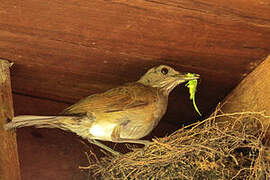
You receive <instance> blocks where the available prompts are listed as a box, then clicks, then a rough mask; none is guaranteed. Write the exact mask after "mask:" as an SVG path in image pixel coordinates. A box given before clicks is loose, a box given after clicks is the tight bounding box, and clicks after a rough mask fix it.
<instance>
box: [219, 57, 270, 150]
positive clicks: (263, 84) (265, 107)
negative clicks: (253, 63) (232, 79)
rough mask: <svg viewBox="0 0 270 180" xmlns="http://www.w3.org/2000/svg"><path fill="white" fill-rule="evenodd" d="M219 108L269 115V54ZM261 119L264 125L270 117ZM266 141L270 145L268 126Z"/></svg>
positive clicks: (229, 111) (268, 122)
mask: <svg viewBox="0 0 270 180" xmlns="http://www.w3.org/2000/svg"><path fill="white" fill-rule="evenodd" d="M221 110H222V111H223V112H225V113H232V112H242V111H243V112H244V111H254V112H258V111H265V114H266V115H267V116H270V55H269V56H268V57H267V58H266V59H265V60H264V61H263V62H262V63H261V64H260V65H259V66H258V67H257V68H256V69H255V70H254V71H252V72H251V73H250V74H249V75H248V76H247V77H246V78H245V79H244V80H243V81H242V82H241V83H240V84H239V85H238V86H237V87H236V88H235V89H234V90H233V91H232V92H231V93H230V94H229V95H228V96H227V97H226V98H225V100H224V102H223V103H222V105H221ZM262 120H263V121H262V123H263V125H264V126H265V127H267V126H270V118H265V119H262ZM266 143H267V144H269V145H270V128H268V132H267V134H266Z"/></svg>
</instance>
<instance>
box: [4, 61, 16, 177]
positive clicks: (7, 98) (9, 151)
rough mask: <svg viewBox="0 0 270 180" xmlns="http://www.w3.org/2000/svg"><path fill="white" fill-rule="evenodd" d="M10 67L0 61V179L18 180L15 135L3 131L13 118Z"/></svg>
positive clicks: (7, 63)
mask: <svg viewBox="0 0 270 180" xmlns="http://www.w3.org/2000/svg"><path fill="white" fill-rule="evenodd" d="M10 65H11V64H10V63H9V62H8V61H6V60H2V59H0V95H1V98H0V107H1V108H0V179H1V180H20V179H21V177H20V165H19V158H18V152H17V141H16V134H15V133H14V132H10V131H9V132H7V131H5V130H4V129H3V125H4V124H5V123H6V122H7V120H8V119H12V118H13V102H12V94H11V83H10V74H9V67H10Z"/></svg>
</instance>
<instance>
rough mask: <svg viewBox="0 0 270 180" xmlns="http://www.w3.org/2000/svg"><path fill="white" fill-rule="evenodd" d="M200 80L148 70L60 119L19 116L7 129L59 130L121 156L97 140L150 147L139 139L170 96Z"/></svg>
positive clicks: (162, 67)
mask: <svg viewBox="0 0 270 180" xmlns="http://www.w3.org/2000/svg"><path fill="white" fill-rule="evenodd" d="M198 78H199V75H196V76H195V77H189V76H187V74H183V73H180V72H178V71H175V70H174V69H173V68H171V67H169V66H166V65H160V66H157V67H153V68H151V69H150V70H148V71H147V72H146V73H145V74H144V75H143V76H142V77H141V78H140V79H139V80H138V81H136V82H132V83H127V84H124V85H122V86H119V87H116V88H113V89H110V90H108V91H106V92H104V93H100V94H93V95H90V96H88V97H86V98H84V99H82V100H80V101H79V102H77V103H76V104H74V105H72V106H70V107H68V108H67V109H65V110H64V111H63V112H62V113H61V114H60V115H58V116H31V115H23V116H17V117H14V118H13V120H12V121H11V122H9V123H7V124H5V125H4V129H6V130H9V129H14V128H18V127H24V126H35V127H37V128H60V129H62V130H65V131H71V132H73V133H76V134H77V135H79V136H81V137H82V138H84V139H87V140H88V141H89V142H90V143H93V144H95V145H97V146H99V147H101V148H103V149H106V150H107V151H109V152H111V153H113V154H119V153H118V152H115V151H114V150H112V149H111V148H109V147H107V146H105V145H104V144H102V143H101V142H99V141H97V140H102V141H112V142H116V143H125V142H127V143H138V144H144V145H148V144H149V143H150V141H146V140H140V138H142V137H144V136H146V135H148V134H149V133H150V132H151V131H152V130H153V129H154V128H155V127H156V126H157V124H158V122H159V121H160V119H161V118H162V116H163V115H164V114H165V112H166V109H167V104H168V96H169V93H170V92H171V91H172V90H173V88H174V87H175V86H177V85H178V84H181V83H183V82H186V81H189V80H193V79H198Z"/></svg>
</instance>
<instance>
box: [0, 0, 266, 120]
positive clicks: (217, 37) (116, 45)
mask: <svg viewBox="0 0 270 180" xmlns="http://www.w3.org/2000/svg"><path fill="white" fill-rule="evenodd" d="M269 12H270V5H269V1H268V0H261V1H255V0H252V1H249V2H248V3H247V2H246V1H243V0H234V1H232V0H229V1H228V0H208V1H202V0H195V1H190V0H170V1H168V0H134V1H127V0H106V1H105V0H93V1H89V0H79V1H65V2H63V1H60V0H49V1H41V0H36V1H33V0H25V1H18V0H15V1H4V2H2V3H1V4H0V56H1V57H5V58H8V59H12V61H14V62H15V65H14V69H13V70H12V78H13V81H12V82H13V83H12V86H13V91H14V92H16V93H19V94H25V95H31V96H35V97H42V98H47V99H52V100H57V101H60V102H67V103H74V102H75V101H77V100H79V99H81V98H82V97H85V96H87V95H89V94H92V93H96V92H100V91H104V90H107V89H109V88H111V87H115V86H117V85H120V84H122V83H125V82H129V81H134V80H137V79H138V78H139V77H140V76H141V75H142V74H143V73H144V72H145V71H146V70H147V69H148V68H150V67H152V66H154V65H159V64H168V65H171V66H173V67H174V68H175V69H177V70H179V71H185V72H196V73H199V74H201V77H202V83H201V86H200V87H199V88H200V89H199V92H198V101H197V103H198V105H199V108H200V109H201V111H202V112H203V113H204V114H207V113H208V112H210V111H211V109H212V108H214V107H215V105H216V103H217V102H218V101H219V100H221V99H222V98H223V97H224V96H225V95H226V94H227V93H228V92H229V91H230V90H231V89H232V88H233V87H235V85H236V84H237V83H238V82H239V81H240V80H241V79H242V78H243V77H244V76H246V75H247V74H248V73H249V72H250V71H251V70H252V69H253V68H254V67H256V65H258V64H259V63H260V62H261V59H262V58H263V57H265V56H266V54H269V52H270V50H269V44H270V14H269ZM175 94H176V95H175ZM180 94H181V95H180ZM183 96H188V95H187V94H185V95H183V90H179V89H178V91H177V93H174V95H173V96H172V99H174V102H171V104H175V105H176V106H174V107H172V106H171V107H172V108H171V110H170V111H171V112H170V113H169V116H170V117H171V118H170V119H172V117H174V119H175V117H176V116H178V117H179V116H183V118H185V119H186V120H187V121H188V120H190V119H192V118H193V117H192V115H191V114H192V113H193V109H192V106H191V105H189V104H187V102H188V101H185V97H183ZM187 106H188V107H189V108H186V107H187ZM173 109H177V111H175V110H173ZM184 109H189V110H188V111H185V110H184Z"/></svg>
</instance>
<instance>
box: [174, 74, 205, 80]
mask: <svg viewBox="0 0 270 180" xmlns="http://www.w3.org/2000/svg"><path fill="white" fill-rule="evenodd" d="M191 75H193V76H191ZM175 77H177V78H179V79H180V80H183V81H190V80H195V79H199V78H200V75H199V74H191V73H186V74H177V75H175Z"/></svg>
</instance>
